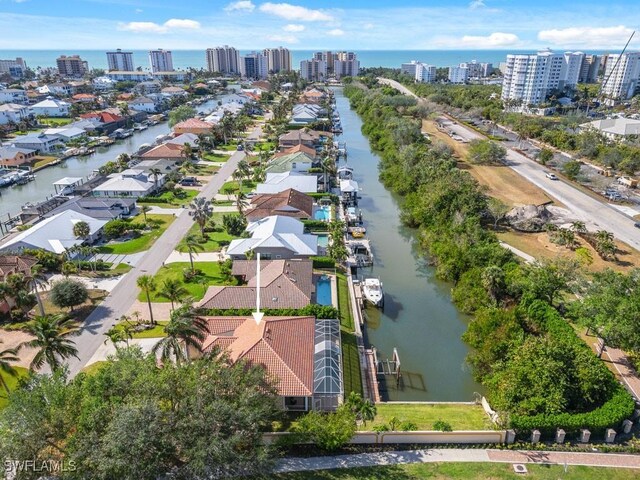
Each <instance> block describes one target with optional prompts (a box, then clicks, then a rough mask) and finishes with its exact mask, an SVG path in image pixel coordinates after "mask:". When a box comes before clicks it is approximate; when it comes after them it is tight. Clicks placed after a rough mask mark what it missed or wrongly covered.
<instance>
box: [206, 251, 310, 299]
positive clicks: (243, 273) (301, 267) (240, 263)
mask: <svg viewBox="0 0 640 480" xmlns="http://www.w3.org/2000/svg"><path fill="white" fill-rule="evenodd" d="M257 263H258V262H257V261H255V260H235V261H234V262H233V268H232V270H231V273H232V274H233V275H234V276H236V277H238V278H240V279H241V280H242V281H243V282H244V285H241V286H218V285H215V286H211V287H209V288H208V289H207V292H206V293H205V294H204V297H203V298H202V300H201V301H200V302H199V303H198V304H197V305H196V306H197V308H206V309H214V310H228V309H232V308H252V307H254V306H255V305H256V288H257ZM314 290H315V289H314V285H313V261H311V260H309V259H297V260H293V259H291V260H265V261H261V262H260V299H261V300H260V304H261V306H262V307H263V308H270V309H271V308H274V309H275V308H303V307H306V306H307V305H309V304H310V303H311V299H312V297H313V293H314Z"/></svg>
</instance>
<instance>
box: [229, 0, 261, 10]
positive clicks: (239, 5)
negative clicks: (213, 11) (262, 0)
mask: <svg viewBox="0 0 640 480" xmlns="http://www.w3.org/2000/svg"><path fill="white" fill-rule="evenodd" d="M255 8H256V6H255V5H254V4H253V2H251V1H249V0H243V1H240V2H232V3H230V4H229V5H227V6H226V7H224V10H225V11H226V12H236V11H242V12H253V11H254V10H255Z"/></svg>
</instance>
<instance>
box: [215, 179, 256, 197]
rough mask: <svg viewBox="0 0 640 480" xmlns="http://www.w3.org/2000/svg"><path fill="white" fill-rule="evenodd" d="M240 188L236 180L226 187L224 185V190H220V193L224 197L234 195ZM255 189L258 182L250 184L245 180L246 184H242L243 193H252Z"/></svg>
mask: <svg viewBox="0 0 640 480" xmlns="http://www.w3.org/2000/svg"><path fill="white" fill-rule="evenodd" d="M238 186H239V185H238V182H236V181H235V180H233V181H231V182H226V183H225V184H224V185H222V188H221V189H220V193H222V194H224V195H233V194H234V193H236V192H237V191H238ZM255 188H256V182H250V181H248V180H245V181H244V182H242V192H243V193H249V192H252V191H253V190H254V189H255Z"/></svg>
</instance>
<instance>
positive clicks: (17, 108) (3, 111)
mask: <svg viewBox="0 0 640 480" xmlns="http://www.w3.org/2000/svg"><path fill="white" fill-rule="evenodd" d="M30 115H31V114H30V113H29V107H27V106H25V105H18V104H17V103H5V104H3V105H0V125H6V124H7V123H19V122H21V121H22V120H25V119H27V118H28V117H29V116H30Z"/></svg>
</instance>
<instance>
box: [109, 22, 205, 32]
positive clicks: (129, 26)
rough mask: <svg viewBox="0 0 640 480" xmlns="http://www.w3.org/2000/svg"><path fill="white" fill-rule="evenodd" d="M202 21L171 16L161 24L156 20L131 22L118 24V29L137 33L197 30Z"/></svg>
mask: <svg viewBox="0 0 640 480" xmlns="http://www.w3.org/2000/svg"><path fill="white" fill-rule="evenodd" d="M199 28H200V22H196V21H195V20H189V19H186V18H171V19H169V20H167V21H166V22H164V23H163V24H162V25H159V24H157V23H154V22H129V23H120V24H118V30H125V31H129V32H137V33H168V32H170V31H171V30H197V29H199Z"/></svg>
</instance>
